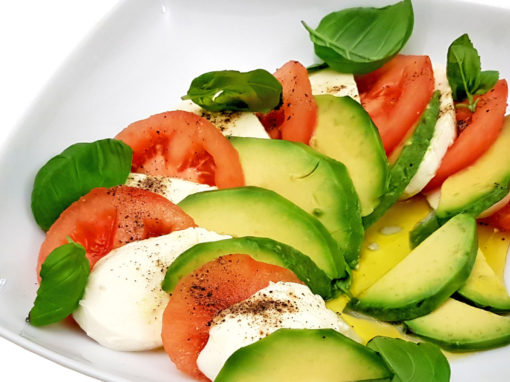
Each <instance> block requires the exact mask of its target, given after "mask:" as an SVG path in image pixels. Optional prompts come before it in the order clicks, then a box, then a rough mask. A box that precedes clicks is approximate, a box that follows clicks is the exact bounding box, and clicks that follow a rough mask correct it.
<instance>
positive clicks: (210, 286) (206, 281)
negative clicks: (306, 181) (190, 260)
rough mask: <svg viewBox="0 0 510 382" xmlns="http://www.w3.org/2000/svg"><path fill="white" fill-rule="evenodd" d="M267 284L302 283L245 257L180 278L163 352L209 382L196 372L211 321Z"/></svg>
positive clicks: (165, 319)
mask: <svg viewBox="0 0 510 382" xmlns="http://www.w3.org/2000/svg"><path fill="white" fill-rule="evenodd" d="M270 281H273V282H278V281H290V282H295V283H302V282H301V281H300V280H299V279H298V278H297V277H296V275H295V274H294V273H293V272H291V271H289V270H288V269H285V268H282V267H279V266H276V265H271V264H266V263H261V262H258V261H255V260H253V259H252V258H251V257H249V256H247V255H227V256H223V257H219V258H218V259H216V260H213V261H211V262H209V263H207V264H204V265H203V266H201V267H200V268H198V269H196V270H195V271H194V272H193V273H191V274H190V275H188V276H186V277H183V278H182V279H181V280H180V281H179V283H178V284H177V286H176V287H175V290H174V292H173V293H172V297H171V298H170V302H169V303H168V305H167V307H166V309H165V312H164V313H163V329H162V333H161V337H162V339H163V346H164V347H165V351H166V352H167V353H168V355H169V356H170V359H171V360H172V361H173V362H174V363H175V364H176V366H177V368H178V369H179V370H181V371H183V372H184V373H186V374H188V375H191V376H192V377H194V378H197V379H200V380H204V381H208V380H209V379H207V377H206V376H205V375H204V374H202V372H201V371H200V370H199V369H198V366H197V358H198V355H199V354H200V351H201V350H202V349H203V348H204V346H205V345H206V343H207V340H208V339H209V327H210V323H211V321H212V319H213V318H214V317H215V316H216V315H217V314H218V313H219V312H220V311H221V310H223V309H226V308H228V307H229V306H231V305H233V304H235V303H238V302H240V301H243V300H245V299H247V298H248V297H250V296H251V295H252V294H254V293H255V292H257V291H259V290H260V289H262V288H265V287H266V286H268V285H269V282H270Z"/></svg>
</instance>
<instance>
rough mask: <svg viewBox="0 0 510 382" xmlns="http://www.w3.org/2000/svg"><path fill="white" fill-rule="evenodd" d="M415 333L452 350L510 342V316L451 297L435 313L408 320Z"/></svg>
mask: <svg viewBox="0 0 510 382" xmlns="http://www.w3.org/2000/svg"><path fill="white" fill-rule="evenodd" d="M404 324H405V326H406V327H407V329H409V330H410V331H412V332H413V333H415V334H417V335H419V336H420V337H423V338H425V339H428V340H429V341H431V342H435V343H437V344H438V345H439V346H441V347H442V348H444V349H447V350H450V351H472V350H481V349H489V348H494V347H498V346H503V345H507V344H510V317H507V316H499V315H497V314H495V313H492V312H488V311H486V310H483V309H479V308H475V307H473V306H471V305H468V304H465V303H463V302H460V301H457V300H454V299H448V300H447V301H446V302H445V303H444V304H442V305H441V306H440V307H439V308H438V309H436V310H435V311H433V312H432V313H430V314H428V315H426V316H423V317H419V318H416V319H414V320H410V321H405V322H404Z"/></svg>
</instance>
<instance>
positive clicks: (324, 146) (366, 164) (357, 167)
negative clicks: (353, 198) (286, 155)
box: [310, 95, 389, 216]
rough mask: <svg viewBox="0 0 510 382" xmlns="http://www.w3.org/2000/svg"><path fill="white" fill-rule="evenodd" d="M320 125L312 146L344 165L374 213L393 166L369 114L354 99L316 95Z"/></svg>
mask: <svg viewBox="0 0 510 382" xmlns="http://www.w3.org/2000/svg"><path fill="white" fill-rule="evenodd" d="M315 102H316V103H317V113H318V114H317V125H316V127H315V131H314V133H313V135H312V138H311V139H310V146H311V147H312V148H314V149H315V150H317V151H318V152H320V153H322V154H325V155H327V156H328V157H330V158H333V159H335V160H337V161H339V162H342V163H343V164H344V165H345V166H346V167H347V170H348V171H349V175H350V177H351V178H352V182H353V184H354V188H355V189H356V192H357V194H358V197H359V200H360V204H361V215H362V216H366V215H368V214H370V213H371V212H372V211H373V210H374V208H375V207H376V206H377V205H378V204H379V202H380V198H381V196H382V195H383V194H384V193H385V192H386V189H387V186H388V175H389V165H388V160H387V159H386V153H385V152H384V148H383V145H382V142H381V137H380V136H379V132H378V130H377V128H376V127H375V125H374V124H373V122H372V120H371V119H370V116H369V115H368V113H367V112H366V111H365V109H363V107H362V106H361V105H360V104H359V103H358V102H356V101H354V100H353V99H352V98H350V97H335V96H332V95H318V96H315Z"/></svg>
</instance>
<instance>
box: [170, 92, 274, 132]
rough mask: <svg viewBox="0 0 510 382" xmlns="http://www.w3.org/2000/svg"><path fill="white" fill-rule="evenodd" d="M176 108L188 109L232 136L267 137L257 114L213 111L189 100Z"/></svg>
mask: <svg viewBox="0 0 510 382" xmlns="http://www.w3.org/2000/svg"><path fill="white" fill-rule="evenodd" d="M177 110H184V111H189V112H190V113H193V114H196V115H199V116H200V117H203V118H205V119H207V120H208V121H210V122H211V123H212V124H213V125H214V126H216V127H217V128H218V129H220V130H221V132H222V133H223V135H225V136H229V135H232V136H234V137H251V138H267V139H269V135H267V133H266V130H265V129H264V126H262V124H261V123H260V121H259V119H258V118H257V116H256V115H255V114H253V113H250V112H240V111H223V112H215V111H208V110H204V109H202V108H201V107H200V106H198V105H197V104H195V103H193V101H191V100H185V101H182V102H181V103H180V104H179V105H178V106H177Z"/></svg>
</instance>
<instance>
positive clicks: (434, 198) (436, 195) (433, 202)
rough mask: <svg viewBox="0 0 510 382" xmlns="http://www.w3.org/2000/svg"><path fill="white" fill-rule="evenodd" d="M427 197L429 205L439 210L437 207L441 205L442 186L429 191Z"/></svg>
mask: <svg viewBox="0 0 510 382" xmlns="http://www.w3.org/2000/svg"><path fill="white" fill-rule="evenodd" d="M425 197H426V198H427V202H428V203H429V206H430V207H431V208H432V209H434V210H437V207H438V206H439V200H440V199H441V188H436V189H435V190H433V191H431V192H429V193H427V194H426V195H425Z"/></svg>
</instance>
